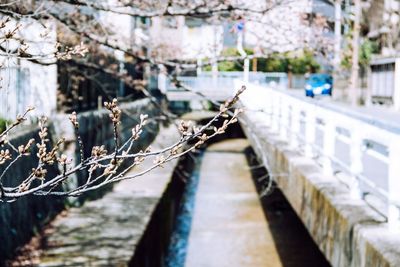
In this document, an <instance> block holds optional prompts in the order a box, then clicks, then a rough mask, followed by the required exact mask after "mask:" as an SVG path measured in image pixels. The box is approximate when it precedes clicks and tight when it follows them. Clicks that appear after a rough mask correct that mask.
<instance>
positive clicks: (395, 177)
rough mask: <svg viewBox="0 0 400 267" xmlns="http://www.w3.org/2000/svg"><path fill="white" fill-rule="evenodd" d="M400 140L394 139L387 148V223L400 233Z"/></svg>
mask: <svg viewBox="0 0 400 267" xmlns="http://www.w3.org/2000/svg"><path fill="white" fill-rule="evenodd" d="M399 159H400V138H395V139H394V140H393V141H392V142H391V144H390V147H389V175H388V176H389V177H388V222H389V228H390V229H391V230H393V231H400V211H399V208H398V206H396V205H399V203H400V162H399Z"/></svg>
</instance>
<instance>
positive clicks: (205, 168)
mask: <svg viewBox="0 0 400 267" xmlns="http://www.w3.org/2000/svg"><path fill="white" fill-rule="evenodd" d="M247 146H248V142H247V141H246V140H245V139H232V140H226V141H223V142H220V143H217V144H214V145H211V146H210V147H209V148H208V149H207V150H206V152H205V154H204V157H203V160H202V165H201V167H200V180H199V185H198V191H197V194H196V201H195V208H194V216H193V222H192V229H191V232H190V237H189V247H188V254H187V258H186V264H185V266H186V267H213V266H215V267H236V266H238V267H239V266H240V267H247V266H248V267H266V266H268V267H283V266H284V267H304V266H308V267H313V266H315V267H317V266H318V267H325V266H329V264H328V263H327V262H326V260H325V259H324V257H323V256H322V254H321V253H320V251H319V250H318V248H317V247H316V245H315V244H314V243H313V241H312V240H311V238H310V236H309V235H308V233H307V231H306V229H305V228H304V226H303V225H302V223H301V222H300V221H299V219H298V217H297V216H296V215H295V213H294V211H293V210H292V209H291V208H290V205H289V204H288V203H287V202H286V200H285V199H284V197H283V195H282V194H281V193H279V190H276V191H275V194H273V195H272V196H268V197H265V198H264V199H263V200H264V203H263V204H264V205H265V206H264V207H265V209H264V210H263V207H262V203H261V202H260V199H259V197H258V194H257V192H256V189H255V186H254V183H253V181H252V176H251V173H250V170H249V168H248V165H247V161H246V157H245V155H244V153H243V151H244V148H246V147H247Z"/></svg>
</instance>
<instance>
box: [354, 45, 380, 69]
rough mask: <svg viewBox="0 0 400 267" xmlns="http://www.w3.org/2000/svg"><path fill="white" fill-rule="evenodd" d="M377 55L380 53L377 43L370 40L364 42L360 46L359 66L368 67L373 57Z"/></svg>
mask: <svg viewBox="0 0 400 267" xmlns="http://www.w3.org/2000/svg"><path fill="white" fill-rule="evenodd" d="M376 53H379V46H378V44H377V42H374V41H370V40H368V39H366V40H364V42H363V43H362V44H361V46H360V57H359V64H360V65H361V66H363V67H367V66H368V65H369V62H370V61H371V58H372V55H373V54H376Z"/></svg>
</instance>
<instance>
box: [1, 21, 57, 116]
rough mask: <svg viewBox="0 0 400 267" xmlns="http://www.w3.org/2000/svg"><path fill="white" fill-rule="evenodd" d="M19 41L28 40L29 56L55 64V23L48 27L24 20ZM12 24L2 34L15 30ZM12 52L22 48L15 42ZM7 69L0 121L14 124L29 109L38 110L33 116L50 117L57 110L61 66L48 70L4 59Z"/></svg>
mask: <svg viewBox="0 0 400 267" xmlns="http://www.w3.org/2000/svg"><path fill="white" fill-rule="evenodd" d="M19 23H20V24H21V25H22V26H21V27H20V30H19V31H18V33H17V35H16V37H19V38H23V39H25V40H27V45H28V48H27V50H26V51H27V53H29V54H33V55H38V57H37V58H38V59H42V62H44V63H49V62H54V58H53V57H52V56H51V55H52V54H53V53H54V51H55V44H56V27H55V24H53V23H50V22H48V23H46V24H45V26H46V27H43V25H41V24H39V23H37V22H35V21H28V20H26V21H25V20H23V21H20V22H19ZM15 25H16V23H15V22H10V23H9V24H8V25H7V27H6V28H4V29H2V30H1V31H2V33H1V34H4V32H5V31H8V30H9V29H13V28H14V27H15ZM8 45H9V48H10V50H11V49H16V48H18V46H19V44H18V43H17V42H15V41H13V40H11V41H9V43H8ZM3 46H4V44H3ZM0 61H1V62H2V64H3V67H2V68H1V69H0V76H1V78H2V80H1V81H0V85H1V89H0V117H2V118H6V119H10V120H13V119H15V117H16V116H17V114H21V113H23V112H24V111H25V110H26V108H27V107H28V106H34V107H35V111H34V112H31V113H30V114H31V115H32V116H41V115H47V116H50V115H51V114H52V113H54V112H55V110H56V91H57V66H56V64H52V65H49V66H44V65H40V64H35V63H32V62H30V61H27V60H25V59H16V58H15V57H7V56H6V55H5V54H4V53H3V54H2V55H1V56H0Z"/></svg>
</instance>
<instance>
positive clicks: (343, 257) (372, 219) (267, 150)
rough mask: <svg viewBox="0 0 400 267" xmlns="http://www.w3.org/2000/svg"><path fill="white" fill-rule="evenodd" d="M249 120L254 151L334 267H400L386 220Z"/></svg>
mask: <svg viewBox="0 0 400 267" xmlns="http://www.w3.org/2000/svg"><path fill="white" fill-rule="evenodd" d="M249 115H251V113H249V114H246V113H245V114H244V115H243V116H242V118H241V119H242V127H243V130H244V132H245V134H246V136H247V138H248V139H249V141H250V143H251V144H252V147H253V149H254V150H255V152H256V154H257V155H258V157H259V158H260V159H262V162H263V163H264V165H265V166H266V167H267V169H268V171H269V172H270V173H271V175H273V176H274V177H275V181H276V183H277V185H278V186H279V188H280V189H281V190H282V191H283V193H284V194H285V196H286V198H287V199H288V201H289V203H290V204H291V206H292V207H293V209H294V210H295V211H296V213H297V214H298V216H299V217H300V218H301V220H302V222H303V223H304V225H305V226H306V228H307V229H308V231H309V233H310V235H311V236H312V238H313V239H314V241H315V242H316V243H317V245H318V246H319V248H320V250H321V251H322V252H323V254H324V255H325V257H326V258H327V259H328V260H329V262H330V263H331V264H332V266H337V267H347V266H349V267H350V266H351V267H367V266H368V267H377V266H379V267H388V266H400V238H399V235H398V234H396V233H393V232H390V231H389V230H388V226H387V223H385V218H383V217H382V216H380V215H379V214H378V213H377V212H376V211H374V210H373V209H371V208H370V207H369V206H368V205H367V204H366V203H365V202H364V201H363V200H361V199H354V198H352V197H351V194H350V191H349V189H348V188H347V187H346V186H345V185H344V184H343V183H341V182H340V181H339V180H338V179H337V178H335V177H332V176H327V175H324V174H323V173H322V169H321V168H320V167H319V165H317V163H316V162H315V161H314V160H312V159H309V158H306V157H304V156H302V155H301V154H300V153H298V152H296V151H295V150H294V149H293V148H290V147H289V146H288V144H287V142H286V141H287V140H282V139H281V138H279V136H277V135H276V134H274V133H273V132H271V131H270V130H269V128H268V127H267V126H265V125H263V126H261V125H259V123H257V124H256V120H255V119H254V118H252V117H251V116H249Z"/></svg>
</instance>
